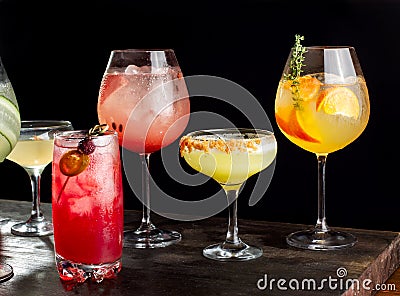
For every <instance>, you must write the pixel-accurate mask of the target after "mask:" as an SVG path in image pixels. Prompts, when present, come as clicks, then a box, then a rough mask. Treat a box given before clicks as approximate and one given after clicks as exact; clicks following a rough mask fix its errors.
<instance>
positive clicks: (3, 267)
mask: <svg viewBox="0 0 400 296" xmlns="http://www.w3.org/2000/svg"><path fill="white" fill-rule="evenodd" d="M13 276H14V271H13V268H12V267H11V266H10V265H8V264H6V263H0V282H5V281H8V280H9V279H11V278H12V277H13Z"/></svg>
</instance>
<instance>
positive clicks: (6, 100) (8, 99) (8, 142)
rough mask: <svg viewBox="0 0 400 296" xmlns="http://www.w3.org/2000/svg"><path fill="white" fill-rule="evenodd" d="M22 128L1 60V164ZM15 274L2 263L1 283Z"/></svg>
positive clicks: (3, 219) (11, 88) (0, 269)
mask: <svg viewBox="0 0 400 296" xmlns="http://www.w3.org/2000/svg"><path fill="white" fill-rule="evenodd" d="M20 127H21V118H20V114H19V107H18V102H17V99H16V97H15V93H14V89H13V87H12V85H11V82H10V80H9V79H8V76H7V73H6V70H5V68H4V66H3V63H2V61H1V58H0V163H1V162H3V161H4V159H5V158H6V157H7V155H8V154H10V153H11V151H12V150H13V149H14V147H15V145H16V143H17V141H18V136H19V131H20ZM8 220H9V219H8V218H1V217H0V221H2V222H4V221H8ZM13 274H14V273H13V268H12V267H11V266H10V265H8V264H6V263H0V282H3V281H6V280H8V279H10V278H12V276H13Z"/></svg>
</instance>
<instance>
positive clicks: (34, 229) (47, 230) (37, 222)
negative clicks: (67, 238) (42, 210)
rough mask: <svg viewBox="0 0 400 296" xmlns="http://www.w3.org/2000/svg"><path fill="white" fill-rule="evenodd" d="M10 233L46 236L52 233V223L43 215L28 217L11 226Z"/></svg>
mask: <svg viewBox="0 0 400 296" xmlns="http://www.w3.org/2000/svg"><path fill="white" fill-rule="evenodd" d="M11 233H12V234H14V235H19V236H47V235H52V234H53V224H52V223H51V222H50V221H48V220H47V219H45V218H44V217H41V218H38V219H35V218H32V217H31V218H30V219H29V220H28V221H26V222H22V223H17V224H15V225H13V226H12V227H11Z"/></svg>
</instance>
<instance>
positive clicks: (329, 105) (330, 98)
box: [316, 86, 360, 119]
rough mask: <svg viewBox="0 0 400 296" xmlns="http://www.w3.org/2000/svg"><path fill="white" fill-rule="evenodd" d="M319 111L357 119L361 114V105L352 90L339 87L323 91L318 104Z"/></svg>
mask: <svg viewBox="0 0 400 296" xmlns="http://www.w3.org/2000/svg"><path fill="white" fill-rule="evenodd" d="M316 108H317V111H323V112H325V113H326V114H330V115H336V114H340V115H343V116H347V117H352V118H354V119H357V118H358V116H359V114H360V103H359V102H358V98H357V96H356V95H355V94H354V92H353V91H351V90H350V89H348V88H346V87H343V86H337V87H332V88H328V89H326V90H323V91H322V92H321V93H320V95H319V97H318V99H317V103H316Z"/></svg>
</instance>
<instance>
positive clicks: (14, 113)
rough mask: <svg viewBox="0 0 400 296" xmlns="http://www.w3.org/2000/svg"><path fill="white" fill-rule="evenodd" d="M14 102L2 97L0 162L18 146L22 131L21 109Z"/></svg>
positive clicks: (0, 97)
mask: <svg viewBox="0 0 400 296" xmlns="http://www.w3.org/2000/svg"><path fill="white" fill-rule="evenodd" d="M13 101H14V102H13ZM13 101H11V100H9V99H8V98H6V97H5V96H3V95H0V162H2V161H4V158H5V157H6V156H7V155H8V154H9V153H10V152H11V151H12V149H13V148H14V147H15V145H16V144H17V141H18V138H19V132H20V129H21V118H20V114H19V108H18V105H17V104H16V100H15V99H14V100H13Z"/></svg>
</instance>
